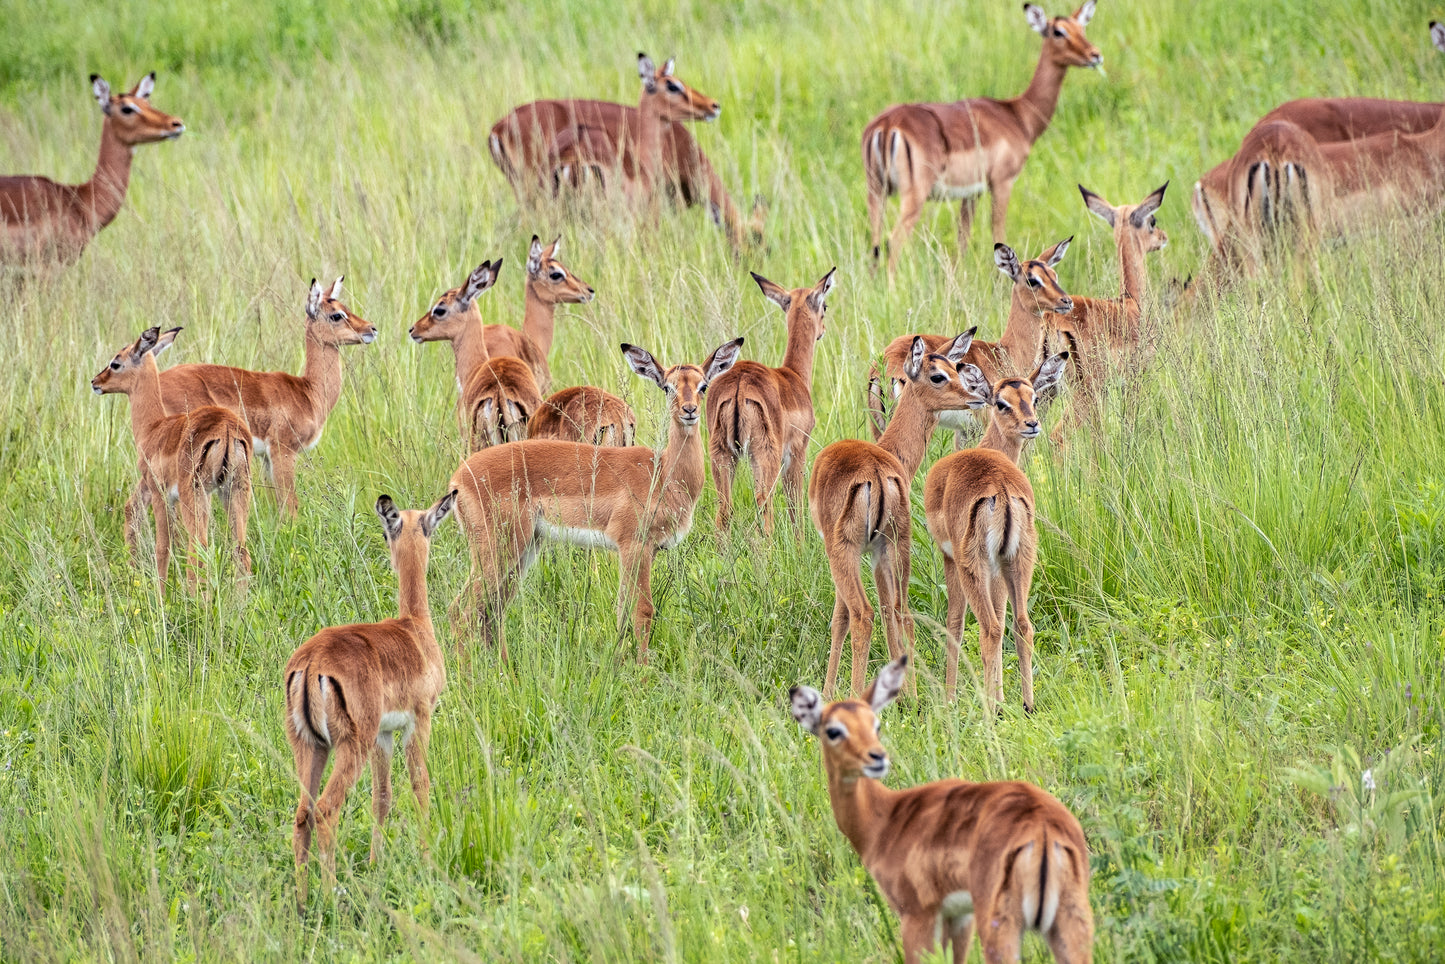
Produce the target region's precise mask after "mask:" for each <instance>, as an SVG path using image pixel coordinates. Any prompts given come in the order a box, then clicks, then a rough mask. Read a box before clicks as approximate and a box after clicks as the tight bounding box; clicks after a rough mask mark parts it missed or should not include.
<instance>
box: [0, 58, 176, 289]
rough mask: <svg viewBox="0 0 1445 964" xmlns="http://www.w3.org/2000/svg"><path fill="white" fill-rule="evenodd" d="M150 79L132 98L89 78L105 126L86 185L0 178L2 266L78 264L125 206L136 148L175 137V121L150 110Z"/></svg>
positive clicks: (152, 78) (145, 79) (152, 80)
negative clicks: (29, 262)
mask: <svg viewBox="0 0 1445 964" xmlns="http://www.w3.org/2000/svg"><path fill="white" fill-rule="evenodd" d="M155 86H156V75H155V72H154V71H152V72H151V73H149V74H146V75H145V76H144V77H142V78H141V80H140V83H138V84H136V85H135V87H134V88H133V89H132V90H131V91H130V93H128V94H125V93H119V94H118V93H112V92H111V89H110V85H109V84H107V83H106V82H105V81H104V80H103V79H101V78H100V77H97V76H96V75H95V74H91V75H90V87H91V91H92V92H93V93H94V94H95V99H96V102H97V103H98V104H100V111H101V113H102V114H104V115H105V120H104V121H102V122H101V125H100V157H99V158H98V159H97V160H96V163H95V173H94V174H92V175H91V177H90V180H88V181H86V182H85V183H84V184H57V183H56V182H54V181H52V180H51V179H50V178H48V177H40V176H38V175H28V176H18V177H0V263H3V262H6V261H17V262H20V261H27V260H31V259H39V260H49V259H54V260H58V261H61V262H63V263H69V262H72V261H74V260H75V259H76V258H78V257H80V253H81V252H82V251H84V250H85V246H86V245H87V244H89V243H90V239H91V238H93V237H95V236H96V234H98V233H99V232H100V229H101V228H103V227H105V226H106V225H107V224H109V223H110V222H111V221H114V220H115V216H116V215H117V214H119V213H120V208H121V205H122V204H123V203H125V192H126V189H127V188H128V187H129V186H130V164H131V156H132V155H133V154H134V153H135V149H136V147H138V146H139V145H141V144H153V143H155V142H156V141H170V140H175V139H176V138H177V137H180V136H181V134H183V133H184V132H185V130H186V125H185V124H182V123H181V120H180V118H178V117H172V116H171V115H169V114H163V113H161V112H160V111H158V110H156V109H155V108H154V107H152V106H151V103H150V96H151V92H152V91H153V90H155Z"/></svg>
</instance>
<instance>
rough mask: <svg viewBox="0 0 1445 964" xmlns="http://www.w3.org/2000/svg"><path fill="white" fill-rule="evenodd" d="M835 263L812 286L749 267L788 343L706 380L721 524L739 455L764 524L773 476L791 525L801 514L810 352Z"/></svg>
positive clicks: (722, 525) (728, 515)
mask: <svg viewBox="0 0 1445 964" xmlns="http://www.w3.org/2000/svg"><path fill="white" fill-rule="evenodd" d="M837 270H838V269H837V268H831V269H829V271H828V273H827V274H825V275H823V277H822V278H821V279H820V280H819V281H818V283H817V284H816V285H814V286H813V287H811V288H795V289H793V290H792V291H789V290H787V289H786V288H780V287H778V286H777V285H775V284H773V283H772V282H771V281H769V280H768V279H767V278H764V277H762V276H761V275H759V274H757V273H755V272H754V273H753V280H754V281H756V282H757V283H758V287H759V288H761V289H762V291H763V295H764V296H765V297H767V298H768V300H770V301H772V302H773V303H774V304H776V305H777V306H778V307H779V308H781V309H783V314H784V316H785V318H786V322H787V326H788V347H787V349H786V350H785V351H784V352H783V364H782V365H781V366H780V367H778V368H769V367H767V366H766V365H762V364H759V363H758V362H753V361H741V362H738V363H737V364H736V365H734V366H733V369H732V371H731V372H729V373H728V374H727V375H724V376H723V377H722V378H719V379H718V380H717V383H716V384H715V385H713V387H712V388H713V393H712V400H711V401H710V402H708V406H707V430H708V453H709V456H710V461H711V462H712V481H713V485H714V486H715V487H716V488H717V497H718V498H717V528H718V531H719V532H722V531H725V530H726V529H727V527H728V525H729V524H731V522H732V509H733V505H732V501H733V473H734V472H735V471H737V465H738V460H739V459H741V458H746V459H747V460H748V461H749V462H750V463H751V465H752V469H753V491H754V497H755V498H756V500H757V504H758V510H759V511H760V512H761V513H762V516H763V531H764V532H766V533H768V534H771V533H772V531H773V494H774V491H775V489H776V488H777V485H778V480H779V478H781V479H782V483H783V496H784V498H785V499H786V501H787V503H788V511H789V513H790V514H791V515H792V519H793V525H794V526H797V525H798V524H799V522H800V519H799V505H798V503H799V502H802V501H803V474H804V471H805V470H806V468H807V455H808V439H809V437H810V436H811V433H812V431H813V425H814V424H815V422H816V419H815V418H814V416H813V394H812V391H813V353H814V350H815V346H816V345H817V343H818V341H819V340H820V339H821V338H822V337H823V331H824V328H825V325H824V321H825V316H826V314H827V311H828V304H827V299H828V293H829V292H831V291H832V290H833V285H834V278H833V276H834V274H835V272H837ZM804 508H806V506H804Z"/></svg>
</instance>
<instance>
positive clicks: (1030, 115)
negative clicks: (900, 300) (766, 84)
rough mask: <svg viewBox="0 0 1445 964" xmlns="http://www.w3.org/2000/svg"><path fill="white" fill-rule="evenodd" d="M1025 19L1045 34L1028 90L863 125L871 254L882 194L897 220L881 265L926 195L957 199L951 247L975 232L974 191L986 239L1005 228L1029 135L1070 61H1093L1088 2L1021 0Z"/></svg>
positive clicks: (892, 258) (894, 259) (1096, 60)
mask: <svg viewBox="0 0 1445 964" xmlns="http://www.w3.org/2000/svg"><path fill="white" fill-rule="evenodd" d="M1024 17H1025V18H1026V19H1027V20H1028V24H1029V26H1030V27H1032V28H1033V29H1034V30H1035V31H1036V32H1038V33H1039V34H1040V35H1041V36H1042V37H1043V38H1044V43H1043V50H1042V51H1040V53H1039V63H1038V66H1037V67H1036V68H1035V69H1034V76H1033V80H1032V81H1030V82H1029V86H1028V89H1027V90H1025V91H1024V92H1023V93H1022V94H1020V95H1019V96H1018V97H1014V98H1012V99H1010V100H996V99H994V98H992V97H975V98H972V99H968V100H957V101H953V102H952V103H945V104H897V105H895V106H893V107H890V108H888V109H887V110H885V111H884V112H883V113H881V114H879V115H878V116H877V117H875V118H873V119H872V120H871V121H869V122H868V126H867V127H865V128H863V171H864V175H865V177H866V180H867V185H868V220H869V222H870V223H871V225H872V229H873V258H874V260H875V261H876V260H877V259H878V258H879V257H880V254H881V248H880V245H881V244H882V240H883V229H884V227H885V224H884V212H883V205H884V201H885V200H886V199H887V198H888V197H889V196H890V195H893V194H897V195H898V199H899V211H898V221H897V223H896V224H894V226H893V231H892V233H891V234H889V236H888V270H889V272H890V273H891V272H893V271H895V270H896V269H897V267H898V253H899V251H900V250H901V249H902V246H903V242H904V241H906V240H908V236H909V234H911V233H912V231H913V226H914V225H915V224H916V223H917V222H918V218H919V215H921V214H922V213H923V205H924V202H926V201H929V200H941V201H948V200H957V201H958V202H959V210H958V248H959V252H960V253H962V251H963V250H964V248H966V247H967V245H968V236H969V233H970V232H971V231H972V230H973V215H974V209H975V206H976V205H977V203H978V198H979V196H980V195H982V194H984V193H988V194H991V195H992V196H993V240H994V242H995V243H1000V242H1002V241H1003V240H1004V239H1005V238H1006V237H1007V236H1008V234H1007V232H1008V224H1007V219H1008V202H1009V195H1010V194H1011V193H1012V192H1013V186H1014V181H1016V180H1017V179H1018V176H1019V173H1020V172H1021V171H1022V170H1023V167H1024V162H1025V161H1027V160H1028V157H1029V151H1030V150H1032V149H1033V146H1034V142H1035V141H1037V140H1038V139H1039V137H1040V136H1042V135H1043V133H1044V131H1045V130H1046V129H1047V128H1048V126H1049V121H1050V120H1052V119H1053V116H1054V108H1055V107H1056V106H1057V105H1058V102H1059V90H1060V89H1061V88H1062V87H1063V84H1064V75H1065V74H1066V72H1067V71H1068V69H1069V68H1070V67H1098V66H1099V65H1100V64H1102V63H1103V62H1104V55H1103V54H1101V53H1100V52H1099V48H1098V47H1095V46H1094V45H1093V44H1092V43H1090V42H1089V38H1088V37H1086V36H1085V35H1084V28H1085V27H1086V26H1088V24H1089V21H1090V20H1092V19H1093V17H1094V0H1086V2H1085V3H1084V5H1083V6H1082V7H1080V8H1079V9H1078V10H1077V11H1075V13H1074V15H1073V16H1071V17H1052V18H1051V17H1049V16H1048V15H1047V14H1045V13H1044V11H1043V9H1042V8H1041V7H1039V6H1037V5H1036V4H1032V3H1026V4H1024Z"/></svg>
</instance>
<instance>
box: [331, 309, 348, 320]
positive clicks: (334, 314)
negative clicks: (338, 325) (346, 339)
mask: <svg viewBox="0 0 1445 964" xmlns="http://www.w3.org/2000/svg"><path fill="white" fill-rule="evenodd" d="M331 320H332V321H345V320H346V315H345V314H343V313H342V312H340V311H333V312H332V313H331Z"/></svg>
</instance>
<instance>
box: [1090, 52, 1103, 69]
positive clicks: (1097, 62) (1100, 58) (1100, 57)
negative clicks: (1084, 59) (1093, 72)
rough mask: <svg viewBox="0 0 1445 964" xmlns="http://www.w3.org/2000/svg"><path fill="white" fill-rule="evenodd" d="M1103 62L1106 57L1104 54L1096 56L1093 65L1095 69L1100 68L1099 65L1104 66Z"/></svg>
mask: <svg viewBox="0 0 1445 964" xmlns="http://www.w3.org/2000/svg"><path fill="white" fill-rule="evenodd" d="M1103 62H1104V55H1103V54H1098V53H1096V54H1094V57H1093V60H1092V63H1093V65H1094V66H1095V67H1097V66H1099V65H1100V64H1102V63H1103Z"/></svg>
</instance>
